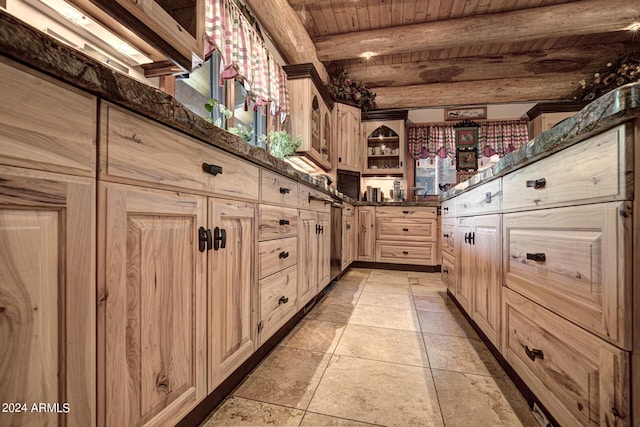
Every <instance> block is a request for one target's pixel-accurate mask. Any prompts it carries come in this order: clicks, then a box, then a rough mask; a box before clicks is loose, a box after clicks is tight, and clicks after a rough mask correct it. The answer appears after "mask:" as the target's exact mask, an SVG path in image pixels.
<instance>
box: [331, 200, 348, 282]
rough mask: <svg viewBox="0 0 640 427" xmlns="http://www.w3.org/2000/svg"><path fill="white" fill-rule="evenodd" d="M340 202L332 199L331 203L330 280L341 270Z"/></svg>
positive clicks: (342, 207)
mask: <svg viewBox="0 0 640 427" xmlns="http://www.w3.org/2000/svg"><path fill="white" fill-rule="evenodd" d="M343 209H344V206H343V205H342V200H340V199H336V198H334V199H333V203H331V267H330V269H329V273H330V274H331V280H333V279H335V278H336V277H337V276H338V275H339V274H340V271H341V270H342V210H343Z"/></svg>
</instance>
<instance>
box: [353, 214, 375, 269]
mask: <svg viewBox="0 0 640 427" xmlns="http://www.w3.org/2000/svg"><path fill="white" fill-rule="evenodd" d="M375 212H376V211H375V207H373V206H371V207H359V208H358V237H357V240H358V250H357V254H356V259H357V260H358V261H374V260H375V237H376V230H375V228H374V227H375Z"/></svg>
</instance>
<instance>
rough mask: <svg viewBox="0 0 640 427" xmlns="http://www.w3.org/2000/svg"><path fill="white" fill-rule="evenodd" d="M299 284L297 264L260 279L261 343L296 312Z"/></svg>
mask: <svg viewBox="0 0 640 427" xmlns="http://www.w3.org/2000/svg"><path fill="white" fill-rule="evenodd" d="M297 286H298V273H297V269H296V267H295V266H293V267H289V268H287V269H286V270H282V271H280V272H278V273H276V274H272V275H271V276H269V277H267V278H265V279H262V280H260V319H261V322H262V331H261V332H260V344H263V343H264V342H265V341H266V340H267V339H269V337H271V335H273V334H274V333H275V332H276V331H277V330H278V329H279V328H280V327H281V326H282V325H284V324H285V323H286V322H287V321H288V320H289V319H290V318H291V317H292V316H293V315H294V314H295V312H296V298H297Z"/></svg>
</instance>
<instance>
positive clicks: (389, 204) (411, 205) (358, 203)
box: [353, 201, 440, 208]
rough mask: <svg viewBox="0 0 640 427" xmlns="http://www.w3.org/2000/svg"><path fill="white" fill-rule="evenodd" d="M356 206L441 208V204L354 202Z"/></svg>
mask: <svg viewBox="0 0 640 427" xmlns="http://www.w3.org/2000/svg"><path fill="white" fill-rule="evenodd" d="M353 204H354V205H356V206H407V207H426V208H434V207H438V206H440V202H364V201H360V202H354V203H353Z"/></svg>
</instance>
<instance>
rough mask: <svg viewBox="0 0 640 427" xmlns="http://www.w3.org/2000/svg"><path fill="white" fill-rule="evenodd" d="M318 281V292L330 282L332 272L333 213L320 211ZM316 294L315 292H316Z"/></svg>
mask: <svg viewBox="0 0 640 427" xmlns="http://www.w3.org/2000/svg"><path fill="white" fill-rule="evenodd" d="M318 224H319V225H320V233H319V234H318V281H317V282H316V283H317V288H316V292H317V291H319V290H321V289H322V288H324V287H325V286H327V285H328V284H329V280H330V276H331V272H330V268H331V215H330V214H329V213H326V212H318ZM314 295H315V294H314Z"/></svg>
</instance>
